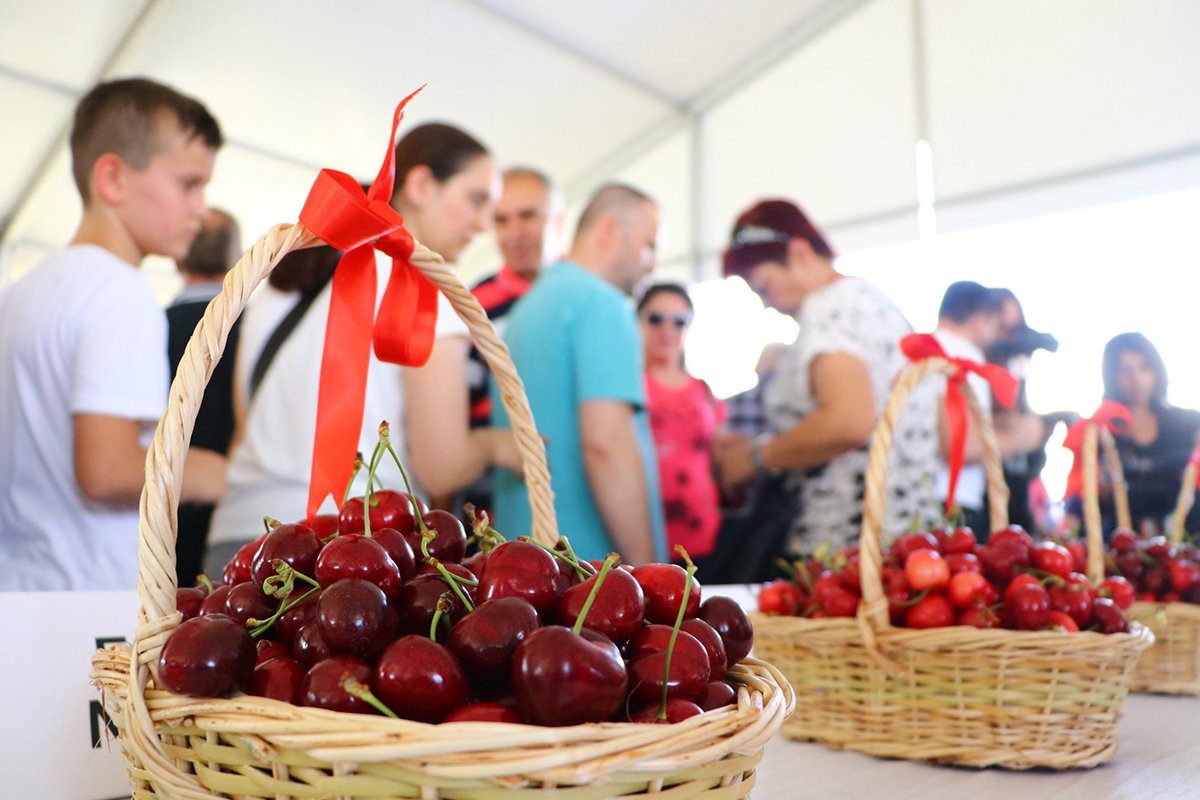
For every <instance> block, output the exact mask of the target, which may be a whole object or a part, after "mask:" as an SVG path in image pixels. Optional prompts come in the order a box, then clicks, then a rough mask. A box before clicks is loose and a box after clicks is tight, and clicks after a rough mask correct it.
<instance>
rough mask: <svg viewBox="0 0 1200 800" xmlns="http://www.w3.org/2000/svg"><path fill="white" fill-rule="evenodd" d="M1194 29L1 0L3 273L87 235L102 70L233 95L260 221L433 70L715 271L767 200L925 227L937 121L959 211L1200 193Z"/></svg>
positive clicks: (451, 113)
mask: <svg viewBox="0 0 1200 800" xmlns="http://www.w3.org/2000/svg"><path fill="white" fill-rule="evenodd" d="M1198 41H1200V3H1197V2H1194V0H1144V1H1143V2H1139V3H1128V2H1124V0H1055V2H1053V3H1047V2H1044V1H1043V0H1003V1H1002V0H739V2H728V1H727V0H605V2H603V3H596V2H584V0H565V1H558V2H556V1H555V0H443V1H442V2H436V3H435V2H428V0H426V2H418V1H417V0H357V2H353V3H333V2H320V1H319V0H256V1H255V2H250V3H247V2H237V0H208V1H207V2H199V0H92V2H87V3H80V2H75V1H74V0H0V108H3V109H4V120H5V122H4V124H2V125H0V221H2V222H0V231H2V234H3V249H0V283H2V282H3V281H4V280H5V278H6V275H7V276H9V277H11V276H12V275H13V274H16V273H17V272H19V271H20V270H21V269H24V268H27V266H28V265H29V264H30V263H33V261H34V260H36V258H37V257H39V256H40V255H41V254H42V253H44V252H45V251H46V250H48V249H50V248H52V247H55V246H57V245H59V244H61V243H62V242H63V241H65V240H66V239H67V238H69V236H70V235H71V231H72V229H73V225H74V223H75V220H76V218H77V215H78V209H79V204H78V200H77V199H76V197H75V196H74V190H73V189H72V185H71V182H70V179H69V172H68V159H67V156H66V151H65V148H64V146H63V137H64V135H65V132H66V130H67V127H68V125H69V123H70V114H71V109H72V106H73V104H74V102H75V100H76V99H77V98H78V97H79V96H80V95H81V94H82V93H83V92H84V91H86V90H87V88H88V87H89V86H90V85H91V84H92V83H93V82H94V81H96V80H97V79H99V78H102V77H111V76H123V75H133V74H142V75H148V76H151V77H154V78H156V79H159V80H162V81H164V82H167V83H170V84H172V85H175V86H176V87H178V88H180V89H182V90H183V91H185V92H188V93H190V94H193V95H195V96H197V97H200V98H201V99H203V100H204V101H205V102H206V103H207V104H208V105H209V107H210V108H212V109H213V111H214V112H215V113H216V115H217V116H218V118H219V119H220V120H221V123H222V126H223V128H224V130H225V132H226V135H227V138H228V141H229V144H228V145H227V146H226V148H225V149H224V150H223V151H222V153H221V155H220V157H219V159H218V166H217V173H216V176H215V178H214V181H213V184H212V186H211V190H210V192H209V197H210V201H211V202H212V203H213V204H215V205H220V206H223V207H225V208H228V209H230V210H232V211H233V212H234V214H235V215H236V216H238V217H239V218H240V219H241V221H242V223H243V227H244V229H245V233H246V235H247V236H248V237H249V236H253V235H257V234H258V233H260V232H262V231H263V230H265V228H266V227H267V226H269V225H271V224H273V223H275V222H278V221H286V220H292V219H294V218H295V215H296V213H297V211H298V209H299V207H300V205H301V203H302V201H303V198H304V196H305V195H306V193H307V189H308V186H309V184H310V183H311V181H312V178H313V176H314V174H315V172H316V170H317V169H318V168H320V167H323V166H329V167H334V168H338V169H342V170H345V171H348V172H351V173H354V174H358V175H361V176H370V175H372V174H374V171H375V169H376V167H377V164H378V160H379V158H380V157H381V155H382V151H383V146H384V142H383V139H382V137H385V136H386V134H385V131H386V130H387V124H388V120H389V115H390V111H391V108H392V107H393V105H394V103H395V102H396V100H398V99H399V98H400V97H402V96H403V95H404V94H406V93H408V92H409V91H410V90H411V89H412V88H414V87H416V86H418V85H420V84H422V83H427V84H428V88H427V89H426V90H425V92H423V93H422V94H421V96H420V97H419V98H418V99H417V100H416V101H414V103H413V104H412V105H411V106H410V112H409V115H408V118H407V123H406V124H407V125H410V126H411V125H414V124H418V123H420V122H423V121H428V120H433V119H442V120H450V121H453V122H456V123H458V124H460V125H462V126H463V127H465V128H466V129H468V130H470V131H472V132H473V133H475V134H477V135H478V136H479V137H480V138H482V139H483V140H484V141H486V142H487V143H488V144H489V145H490V146H491V148H492V149H493V151H494V152H495V153H496V155H497V157H498V158H499V160H500V161H501V163H503V164H509V163H517V162H520V163H530V164H534V165H537V166H539V167H541V168H543V169H545V170H546V171H547V172H549V173H550V174H551V175H553V176H555V177H556V178H557V179H558V180H559V181H560V182H561V183H562V185H563V186H564V187H565V189H566V190H567V194H568V200H569V201H574V202H578V201H579V200H580V199H581V198H582V197H584V196H586V193H587V192H588V191H590V190H591V188H592V187H593V186H594V185H595V184H596V183H598V182H599V181H601V180H604V179H607V178H612V177H620V178H624V179H628V180H632V181H635V182H637V183H640V184H642V185H643V186H645V187H646V188H647V189H648V190H650V191H651V192H652V193H654V194H656V195H657V196H659V197H660V198H661V199H662V200H663V201H664V205H665V207H666V214H665V218H666V222H667V226H666V228H667V229H666V231H665V234H664V243H663V249H662V254H663V257H664V262H666V265H667V267H668V268H672V269H675V270H677V271H678V272H680V273H688V272H690V273H693V274H705V273H711V270H712V269H713V259H712V256H713V254H714V253H715V252H716V251H717V250H718V249H719V247H720V245H721V241H722V239H723V237H724V236H725V235H726V232H727V230H728V226H729V223H730V221H731V220H732V217H733V215H734V214H735V213H736V212H737V210H738V209H739V208H741V207H742V206H744V205H746V204H747V203H748V202H751V201H752V200H753V199H755V198H756V197H758V196H762V195H765V194H783V195H788V196H792V197H795V198H798V199H799V200H801V201H802V202H803V203H804V204H805V205H806V206H807V207H808V208H809V209H810V211H811V212H812V213H813V214H814V216H815V217H816V218H817V219H818V220H821V221H823V222H824V223H825V224H826V225H827V226H828V227H829V228H831V230H832V232H833V233H834V237H835V241H836V242H837V243H838V244H839V245H840V246H841V248H842V249H843V250H849V249H854V248H856V247H861V246H864V245H867V244H872V243H878V242H886V241H896V240H899V239H905V238H912V237H914V236H915V235H916V210H917V206H918V194H919V192H918V185H919V184H921V183H922V181H921V180H919V178H920V177H921V176H919V175H918V170H917V168H916V166H915V159H914V144H915V142H916V141H917V140H918V139H925V140H928V141H929V142H931V143H932V152H933V171H932V174H931V175H929V176H924V177H927V178H930V179H931V180H930V181H927V182H926V183H928V184H929V185H930V186H932V187H935V188H936V192H937V201H938V209H939V221H940V223H941V225H942V228H943V229H947V228H951V229H952V228H955V227H963V226H968V225H977V224H981V223H987V222H992V221H997V220H999V219H1004V218H1011V217H1013V216H1019V215H1022V214H1029V213H1036V212H1040V211H1046V210H1057V209H1061V208H1070V207H1078V206H1080V205H1085V204H1089V203H1096V202H1104V201H1106V200H1112V199H1122V198H1124V197H1128V196H1135V195H1137V194H1143V193H1149V192H1157V191H1165V190H1169V189H1174V188H1180V187H1183V186H1196V185H1200V48H1198V47H1196V42H1198ZM487 238H488V237H481V241H480V242H479V243H478V245H477V246H474V247H473V248H472V250H470V251H469V252H468V254H467V256H466V257H465V258H464V266H465V267H466V268H468V269H471V270H479V269H483V268H485V267H487V266H489V265H491V264H493V263H494V258H495V256H494V251H493V250H492V248H491V245H490V243H489V242H488V241H486V240H487ZM154 269H155V268H152V269H151V270H150V271H151V273H152V274H155V273H154ZM157 269H158V270H159V272H158V274H157V278H158V280H159V282H160V285H161V286H166V285H167V283H169V280H170V275H169V269H167V268H164V267H161V266H159V267H157ZM164 281H165V282H167V283H164ZM161 286H160V290H161Z"/></svg>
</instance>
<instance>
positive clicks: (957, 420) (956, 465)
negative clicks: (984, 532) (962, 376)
mask: <svg viewBox="0 0 1200 800" xmlns="http://www.w3.org/2000/svg"><path fill="white" fill-rule="evenodd" d="M946 426H947V427H948V428H949V429H950V459H949V471H950V485H949V487H948V488H947V489H946V517H947V518H949V516H950V513H951V511H953V509H954V505H955V496H956V494H957V492H958V476H959V473H961V472H962V468H963V462H964V461H965V453H966V449H967V401H966V398H965V397H964V396H963V390H962V384H960V383H957V382H955V381H953V380H951V381H947V383H946Z"/></svg>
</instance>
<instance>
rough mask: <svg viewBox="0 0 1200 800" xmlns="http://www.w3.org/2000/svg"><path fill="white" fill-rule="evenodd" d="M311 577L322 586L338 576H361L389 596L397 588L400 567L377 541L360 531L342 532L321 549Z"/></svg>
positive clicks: (397, 590)
mask: <svg viewBox="0 0 1200 800" xmlns="http://www.w3.org/2000/svg"><path fill="white" fill-rule="evenodd" d="M314 572H315V574H314V575H313V577H314V578H315V579H316V581H317V583H319V584H321V585H322V586H331V585H333V584H334V583H337V582H338V581H339V580H341V579H342V578H361V579H362V580H365V581H370V582H371V583H373V584H375V585H376V586H378V587H379V588H380V589H382V590H383V593H384V594H385V595H386V596H387V597H388V598H389V599H392V598H395V596H396V593H397V592H399V591H400V568H399V567H397V566H396V562H395V561H393V560H392V557H391V556H390V555H388V553H387V551H386V550H385V549H384V548H383V545H381V544H380V543H379V542H377V541H375V540H374V539H368V538H367V537H365V536H363V535H362V534H358V533H346V534H342V535H341V536H338V537H337V538H336V539H334V540H333V541H332V542H330V543H329V544H327V545H325V547H323V548H322V549H321V552H320V555H318V556H317V560H316V564H315V566H314Z"/></svg>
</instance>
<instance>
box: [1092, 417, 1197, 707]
mask: <svg viewBox="0 0 1200 800" xmlns="http://www.w3.org/2000/svg"><path fill="white" fill-rule="evenodd" d="M1101 454H1103V456H1104V467H1105V468H1106V469H1107V470H1108V473H1109V479H1110V480H1109V483H1110V485H1111V486H1112V489H1113V507H1114V509H1115V511H1116V517H1117V520H1116V521H1117V526H1118V527H1122V528H1130V527H1132V524H1133V520H1132V515H1131V514H1130V511H1129V495H1128V493H1127V490H1126V487H1125V473H1124V470H1123V469H1122V467H1121V456H1120V454H1119V453H1118V452H1117V446H1116V442H1115V441H1114V440H1113V436H1112V434H1111V433H1110V432H1109V430H1108V429H1107V428H1104V427H1101V426H1097V425H1091V426H1089V427H1088V429H1087V435H1086V436H1085V437H1084V440H1083V471H1084V474H1083V520H1084V527H1085V528H1086V529H1087V531H1088V537H1089V538H1091V537H1092V535H1093V532H1094V533H1095V536H1100V531H1101V525H1102V522H1101V517H1100V493H1099V466H1100V456H1101ZM1195 490H1196V467H1195V466H1194V465H1193V464H1189V465H1188V466H1187V468H1186V469H1185V470H1184V472H1183V482H1182V484H1181V486H1180V489H1179V500H1178V501H1177V503H1176V506H1175V512H1174V513H1173V514H1172V515H1171V532H1170V537H1171V542H1172V544H1174V545H1175V546H1178V545H1179V544H1180V542H1182V541H1183V535H1184V530H1183V529H1184V520H1185V519H1186V518H1187V515H1188V511H1190V510H1191V506H1192V502H1193V501H1194V496H1195ZM1129 615H1130V616H1131V617H1133V618H1134V619H1140V620H1143V621H1144V622H1145V623H1146V625H1147V626H1148V627H1149V628H1150V630H1152V631H1153V632H1154V646H1153V647H1151V648H1149V649H1148V650H1146V652H1145V653H1142V657H1141V658H1139V659H1138V663H1137V669H1136V670H1135V671H1134V673H1133V681H1132V682H1131V684H1130V690H1131V691H1134V692H1144V693H1151V694H1178V695H1200V606H1197V605H1195V604H1193V603H1182V602H1176V603H1145V602H1137V603H1134V604H1133V606H1132V607H1131V608H1130V609H1129Z"/></svg>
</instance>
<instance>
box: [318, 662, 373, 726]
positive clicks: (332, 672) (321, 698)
mask: <svg viewBox="0 0 1200 800" xmlns="http://www.w3.org/2000/svg"><path fill="white" fill-rule="evenodd" d="M370 675H371V668H370V667H368V666H367V665H366V663H364V662H363V661H362V660H361V659H358V658H355V657H354V656H344V655H343V656H330V657H329V658H326V659H322V660H321V661H318V662H317V663H316V664H313V666H312V668H311V669H309V671H308V674H307V675H305V676H304V682H303V683H302V684H301V687H300V704H301V705H305V706H311V707H313V708H324V709H328V710H329V711H348V712H350V713H354V714H373V713H375V709H373V708H371V706H370V705H369V704H368V703H367V701H365V700H363V699H362V698H360V697H358V696H357V695H354V694H351V693H350V692H348V691H346V687H345V686H344V685H343V682H344V681H345V680H346V679H347V678H350V679H353V680H355V681H358V682H359V683H366V682H367V680H368V678H369V677H370Z"/></svg>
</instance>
